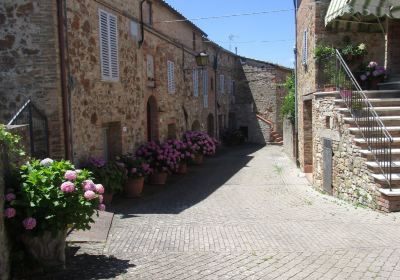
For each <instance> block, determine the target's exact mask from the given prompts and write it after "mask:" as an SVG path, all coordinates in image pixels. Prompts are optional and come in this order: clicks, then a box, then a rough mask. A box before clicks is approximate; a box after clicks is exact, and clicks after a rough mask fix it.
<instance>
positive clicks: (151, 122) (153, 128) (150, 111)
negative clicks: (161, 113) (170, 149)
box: [147, 96, 158, 141]
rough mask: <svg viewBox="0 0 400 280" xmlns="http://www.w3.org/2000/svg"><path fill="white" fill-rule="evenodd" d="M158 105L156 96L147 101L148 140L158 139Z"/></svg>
mask: <svg viewBox="0 0 400 280" xmlns="http://www.w3.org/2000/svg"><path fill="white" fill-rule="evenodd" d="M157 108H158V106H157V100H156V98H155V97H154V96H150V98H149V100H148V101H147V140H148V141H157V140H158V109H157Z"/></svg>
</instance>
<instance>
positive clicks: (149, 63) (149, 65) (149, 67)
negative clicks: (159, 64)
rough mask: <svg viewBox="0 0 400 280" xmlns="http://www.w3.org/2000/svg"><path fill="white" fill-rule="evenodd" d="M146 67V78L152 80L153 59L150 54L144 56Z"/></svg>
mask: <svg viewBox="0 0 400 280" xmlns="http://www.w3.org/2000/svg"><path fill="white" fill-rule="evenodd" d="M146 65H147V78H149V79H154V58H153V56H152V55H150V54H148V55H147V56H146Z"/></svg>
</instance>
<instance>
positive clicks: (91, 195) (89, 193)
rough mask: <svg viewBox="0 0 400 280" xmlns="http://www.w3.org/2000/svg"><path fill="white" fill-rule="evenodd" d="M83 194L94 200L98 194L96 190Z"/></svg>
mask: <svg viewBox="0 0 400 280" xmlns="http://www.w3.org/2000/svg"><path fill="white" fill-rule="evenodd" d="M83 196H84V197H85V198H86V199H87V200H92V199H95V198H96V194H95V193H94V191H85V193H84V194H83Z"/></svg>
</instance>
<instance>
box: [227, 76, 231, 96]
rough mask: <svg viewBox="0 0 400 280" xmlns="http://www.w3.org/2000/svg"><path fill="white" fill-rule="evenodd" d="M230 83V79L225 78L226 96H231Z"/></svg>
mask: <svg viewBox="0 0 400 280" xmlns="http://www.w3.org/2000/svg"><path fill="white" fill-rule="evenodd" d="M231 83H232V81H231V78H229V77H228V78H227V79H226V84H227V93H228V95H231V94H232V84H231Z"/></svg>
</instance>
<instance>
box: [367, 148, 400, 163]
mask: <svg viewBox="0 0 400 280" xmlns="http://www.w3.org/2000/svg"><path fill="white" fill-rule="evenodd" d="M373 151H374V152H380V151H381V149H373ZM360 153H361V155H362V156H363V157H365V158H367V159H368V160H371V161H372V160H375V158H374V154H373V153H372V152H371V151H370V150H368V149H361V150H360ZM392 161H400V148H394V149H392Z"/></svg>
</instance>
